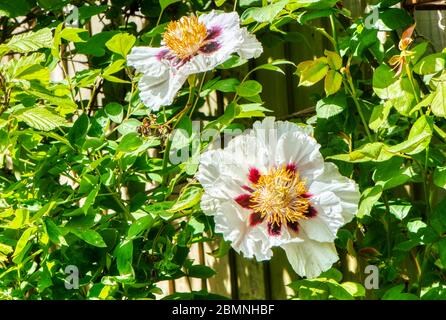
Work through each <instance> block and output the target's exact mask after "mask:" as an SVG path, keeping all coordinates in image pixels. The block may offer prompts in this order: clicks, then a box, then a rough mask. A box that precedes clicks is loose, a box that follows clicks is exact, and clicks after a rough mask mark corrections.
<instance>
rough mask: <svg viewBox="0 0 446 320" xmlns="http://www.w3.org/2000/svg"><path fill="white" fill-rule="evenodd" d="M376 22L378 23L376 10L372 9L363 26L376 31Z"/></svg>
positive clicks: (375, 8)
mask: <svg viewBox="0 0 446 320" xmlns="http://www.w3.org/2000/svg"><path fill="white" fill-rule="evenodd" d="M378 21H379V11H378V8H377V7H373V9H372V12H371V13H370V14H369V15H368V16H367V17H366V18H365V20H364V26H365V27H366V28H367V29H376V27H377V24H378Z"/></svg>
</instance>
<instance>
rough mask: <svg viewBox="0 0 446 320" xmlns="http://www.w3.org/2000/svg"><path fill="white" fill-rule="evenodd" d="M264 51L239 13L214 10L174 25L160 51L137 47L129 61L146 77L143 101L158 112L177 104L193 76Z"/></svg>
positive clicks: (164, 39) (142, 86)
mask: <svg viewBox="0 0 446 320" xmlns="http://www.w3.org/2000/svg"><path fill="white" fill-rule="evenodd" d="M262 52H263V49H262V46H261V44H260V42H259V41H257V39H256V38H255V36H253V35H251V34H250V33H249V32H248V30H247V29H246V28H241V27H240V18H239V16H238V14H237V13H235V12H233V13H217V12H216V11H211V12H210V13H207V14H202V15H201V16H199V17H198V18H197V17H196V16H189V17H182V18H181V19H180V20H178V21H172V22H170V23H169V24H168V25H167V27H166V30H165V32H164V34H163V40H162V42H161V47H160V48H151V47H134V48H133V49H132V51H131V53H130V54H129V55H128V56H127V61H128V65H129V66H132V67H134V68H135V69H136V70H137V71H139V72H141V73H142V74H143V76H142V78H141V80H140V81H139V90H140V97H141V100H142V101H143V102H144V104H145V105H146V106H148V107H149V108H150V109H152V110H154V111H157V110H159V108H160V107H161V106H166V105H170V104H172V103H173V100H174V98H175V95H176V93H177V92H178V90H179V89H180V88H181V87H182V85H183V84H184V82H185V81H186V80H187V78H188V76H189V75H191V74H196V73H201V72H205V71H209V70H212V69H213V68H215V67H216V66H218V65H219V64H221V63H223V62H225V61H226V60H228V59H229V57H230V56H231V54H233V53H237V54H238V55H239V56H240V57H242V58H244V59H250V58H257V57H258V56H260V54H261V53H262Z"/></svg>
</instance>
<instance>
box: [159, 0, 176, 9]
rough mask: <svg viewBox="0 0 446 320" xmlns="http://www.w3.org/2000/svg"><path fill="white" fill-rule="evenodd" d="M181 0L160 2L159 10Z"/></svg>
mask: <svg viewBox="0 0 446 320" xmlns="http://www.w3.org/2000/svg"><path fill="white" fill-rule="evenodd" d="M180 1H181V0H160V6H161V10H164V9H166V8H167V7H168V6H170V5H171V4H174V3H177V2H180Z"/></svg>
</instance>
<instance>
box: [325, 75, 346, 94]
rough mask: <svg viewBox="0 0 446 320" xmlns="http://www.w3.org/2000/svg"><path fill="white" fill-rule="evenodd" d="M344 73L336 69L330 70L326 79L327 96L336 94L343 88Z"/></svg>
mask: <svg viewBox="0 0 446 320" xmlns="http://www.w3.org/2000/svg"><path fill="white" fill-rule="evenodd" d="M341 86H342V75H341V74H340V73H339V72H337V71H334V70H329V71H328V72H327V76H326V77H325V81H324V89H325V93H326V94H327V96H329V95H332V94H335V93H336V92H338V91H339V89H341Z"/></svg>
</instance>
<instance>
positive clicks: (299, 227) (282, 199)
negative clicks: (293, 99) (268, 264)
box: [197, 117, 360, 278]
mask: <svg viewBox="0 0 446 320" xmlns="http://www.w3.org/2000/svg"><path fill="white" fill-rule="evenodd" d="M311 133H312V128H311V127H302V126H298V125H296V124H293V123H290V122H281V121H274V118H272V117H269V118H266V119H265V120H263V121H262V122H259V121H258V122H256V123H254V127H253V130H248V131H246V132H245V133H243V134H242V135H239V136H237V137H235V138H234V139H232V140H231V141H230V142H229V143H228V146H227V147H226V148H225V149H217V150H211V151H206V152H205V153H204V154H203V155H202V157H201V158H200V166H199V170H198V173H197V178H198V180H199V181H200V183H201V184H202V186H203V188H204V194H203V197H202V200H201V208H202V210H203V211H204V213H205V214H207V215H212V216H214V220H215V229H216V232H219V233H222V234H223V236H224V238H225V239H226V240H229V241H231V242H232V246H233V248H234V249H235V250H236V251H237V252H239V253H240V252H242V253H243V255H244V256H246V257H248V258H252V257H255V258H256V259H257V260H259V261H261V260H268V259H270V258H271V256H272V250H271V248H272V247H276V246H278V247H282V248H283V249H284V250H285V252H286V255H287V257H288V260H289V261H290V263H291V265H292V266H293V269H294V270H295V271H296V273H297V274H299V275H300V276H303V277H304V276H305V277H308V278H313V277H317V276H318V275H319V274H321V273H322V272H323V271H326V270H328V269H329V268H330V267H331V266H332V264H333V263H335V262H336V261H337V260H338V255H337V252H336V249H335V246H334V243H333V242H334V240H335V238H336V233H337V231H338V230H339V228H340V227H342V226H343V225H344V224H345V223H347V222H349V221H350V220H352V218H353V217H354V215H355V214H356V213H357V209H358V202H359V197H360V194H359V191H358V186H357V184H356V183H355V182H354V181H352V180H350V179H348V178H346V177H343V176H341V175H340V173H339V171H338V169H337V167H336V166H335V165H334V164H332V163H329V162H324V159H323V158H322V155H321V153H320V152H319V148H320V145H319V144H318V143H317V142H316V140H315V139H314V138H313V137H312V136H311Z"/></svg>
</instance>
